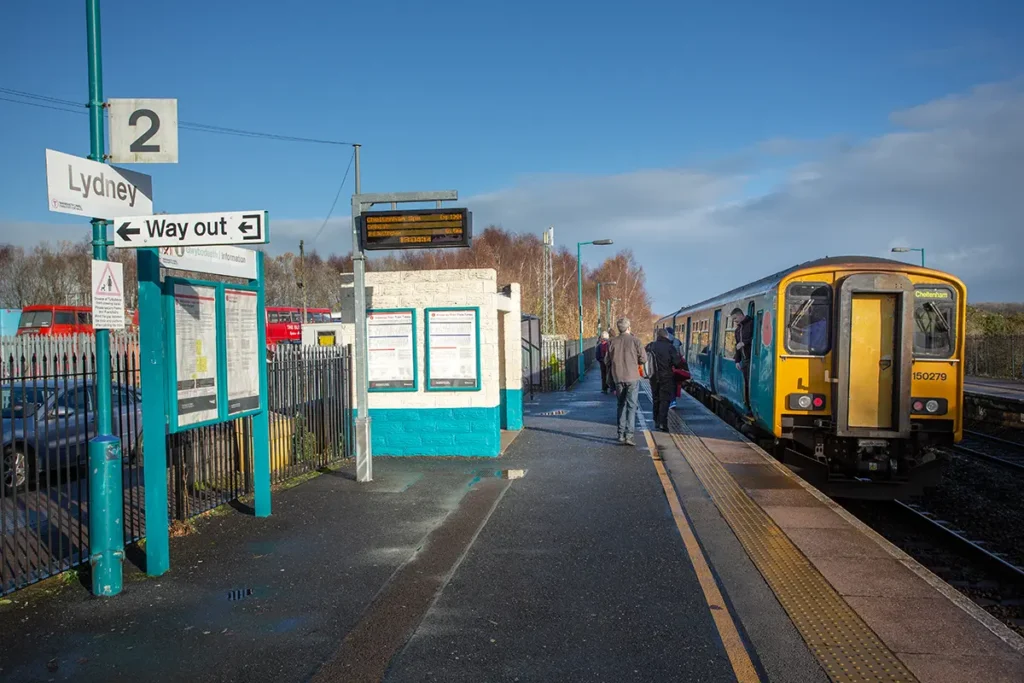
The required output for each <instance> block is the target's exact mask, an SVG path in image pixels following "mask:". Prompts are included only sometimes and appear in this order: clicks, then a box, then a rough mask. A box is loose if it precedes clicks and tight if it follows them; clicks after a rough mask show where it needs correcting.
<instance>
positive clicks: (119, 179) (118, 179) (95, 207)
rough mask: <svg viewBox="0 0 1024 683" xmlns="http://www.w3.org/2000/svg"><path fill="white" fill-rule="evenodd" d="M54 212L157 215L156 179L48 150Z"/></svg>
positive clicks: (48, 183)
mask: <svg viewBox="0 0 1024 683" xmlns="http://www.w3.org/2000/svg"><path fill="white" fill-rule="evenodd" d="M46 198H47V204H48V205H49V208H50V211H56V212H57V213H70V214H72V215H74V216H86V217H89V218H113V217H114V216H145V215H147V214H151V213H153V179H152V178H151V177H149V176H148V175H144V174H142V173H136V172H135V171H129V170H127V169H124V168H118V167H117V166H108V165H107V164H101V163H99V162H98V161H92V160H91V159H83V158H82V157H76V156H72V155H70V154H64V153H63V152H55V151H54V150H52V149H48V150H46Z"/></svg>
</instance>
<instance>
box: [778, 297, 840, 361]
mask: <svg viewBox="0 0 1024 683" xmlns="http://www.w3.org/2000/svg"><path fill="white" fill-rule="evenodd" d="M831 329H832V288H831V287H829V286H828V285H826V284H824V283H820V282H796V283H793V284H791V285H790V286H789V288H788V289H787V290H786V351H788V352H789V353H795V354H799V355H803V356H824V355H825V354H826V353H828V352H829V350H830V349H831V339H830V337H831Z"/></svg>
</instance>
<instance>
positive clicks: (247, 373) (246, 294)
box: [224, 288, 262, 416]
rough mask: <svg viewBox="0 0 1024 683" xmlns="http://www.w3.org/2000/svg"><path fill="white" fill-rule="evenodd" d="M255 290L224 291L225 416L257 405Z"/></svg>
mask: <svg viewBox="0 0 1024 683" xmlns="http://www.w3.org/2000/svg"><path fill="white" fill-rule="evenodd" d="M257 315H258V310H257V306H256V292H253V291H249V290H242V289H230V288H226V289H225V290H224V326H225V331H226V333H227V334H226V335H225V337H226V344H227V351H228V352H227V361H228V363H227V365H228V367H227V370H228V373H227V374H228V386H227V389H228V415H229V416H234V415H237V414H239V413H244V412H248V411H250V410H257V409H259V407H260V361H261V359H262V356H261V354H260V350H259V344H258V342H257V339H256V335H255V334H253V330H255V329H256V326H257V325H258V324H259V320H258V319H257Z"/></svg>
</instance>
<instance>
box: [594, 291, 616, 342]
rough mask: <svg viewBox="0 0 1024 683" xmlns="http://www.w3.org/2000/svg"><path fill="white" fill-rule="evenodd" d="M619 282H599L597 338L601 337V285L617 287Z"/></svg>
mask: <svg viewBox="0 0 1024 683" xmlns="http://www.w3.org/2000/svg"><path fill="white" fill-rule="evenodd" d="M617 284H619V283H618V282H598V283H597V336H598V337H600V336H601V285H604V286H606V287H608V286H611V285H617Z"/></svg>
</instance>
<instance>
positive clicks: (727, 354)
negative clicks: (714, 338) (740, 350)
mask: <svg viewBox="0 0 1024 683" xmlns="http://www.w3.org/2000/svg"><path fill="white" fill-rule="evenodd" d="M735 356H736V325H735V324H734V323H733V321H732V316H731V315H727V316H725V332H723V333H722V357H723V358H734V357H735Z"/></svg>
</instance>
